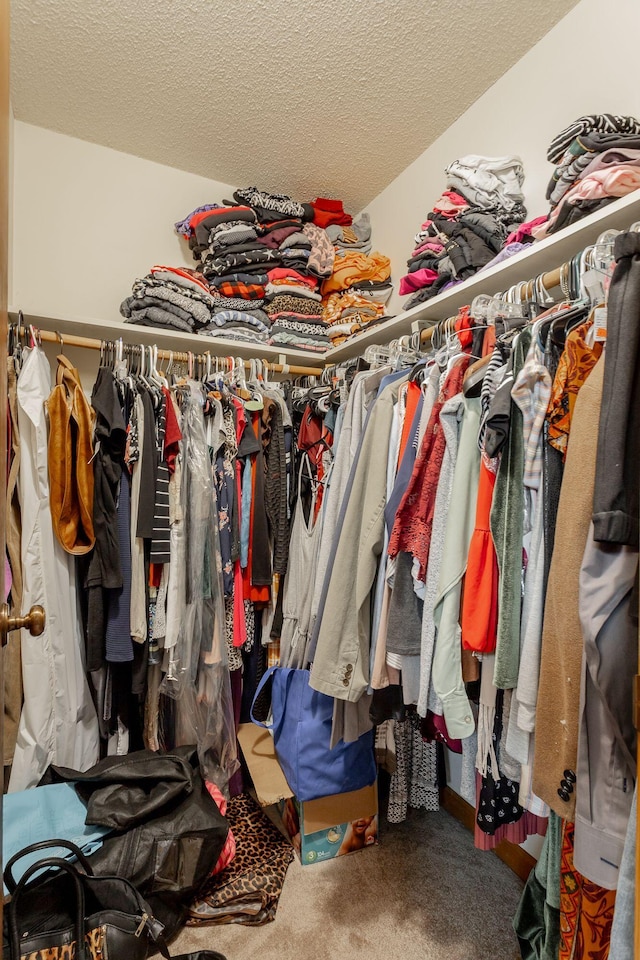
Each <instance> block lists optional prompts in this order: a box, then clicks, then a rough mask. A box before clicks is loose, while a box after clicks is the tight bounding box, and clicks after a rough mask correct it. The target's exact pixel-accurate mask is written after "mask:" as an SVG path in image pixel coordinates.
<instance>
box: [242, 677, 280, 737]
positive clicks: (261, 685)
mask: <svg viewBox="0 0 640 960" xmlns="http://www.w3.org/2000/svg"><path fill="white" fill-rule="evenodd" d="M278 669H279V668H278V667H269V669H268V670H267V672H266V673H265V675H264V676H263V678H262V680H261V681H260V683H259V684H258V688H257V690H256V692H255V696H254V698H253V703H252V704H251V713H250V714H249V715H250V717H251V719H252V721H253V722H254V723H255V724H256V725H257V726H258V727H264V728H265V729H266V730H271V728H272V727H273V724H272V723H266V721H263V720H256V718H255V715H254V710H255V706H256V701H257V699H258V697H259V696H260V694H261V693H262V691H263V690H264V688H265V687H266V686H267V684H268V683H269V682H270V681H272V678H273V675H274V673H275V672H276V670H278ZM269 703H271V699H269Z"/></svg>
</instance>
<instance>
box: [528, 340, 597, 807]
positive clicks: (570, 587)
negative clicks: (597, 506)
mask: <svg viewBox="0 0 640 960" xmlns="http://www.w3.org/2000/svg"><path fill="white" fill-rule="evenodd" d="M603 376H604V356H602V357H601V358H600V360H598V362H597V364H596V365H595V367H594V368H593V370H592V371H591V374H590V376H589V377H588V379H587V381H586V383H585V384H584V386H583V387H582V388H581V389H580V392H579V393H578V397H577V400H576V405H575V410H574V413H573V417H572V421H571V433H570V436H569V446H568V449H567V459H566V462H565V468H564V476H563V480H562V489H561V492H560V502H559V506H558V519H557V522H556V533H555V542H554V549H553V557H552V560H551V569H550V571H549V583H548V586H547V596H546V601H545V608H544V627H543V631H542V652H541V662H540V684H539V687H538V701H537V710H536V727H535V757H534V764H533V790H534V793H536V795H537V796H539V797H540V798H541V799H542V800H544V801H545V802H546V803H548V804H549V806H550V807H551V808H552V810H555V812H556V813H557V814H559V815H560V816H561V817H565V818H568V819H569V820H573V819H574V815H575V796H576V795H575V787H574V789H573V792H571V793H569V799H568V800H566V801H565V800H563V799H562V798H561V797H560V796H559V794H558V789H560V788H561V787H560V781H561V780H563V779H566V778H565V770H568V771H570V774H571V775H572V776H573V777H574V778H575V772H576V765H577V755H578V726H579V706H580V671H581V667H582V652H583V638H582V629H581V626H580V615H579V604H578V591H579V576H580V567H581V565H582V558H583V555H584V549H585V546H586V542H587V537H588V535H589V523H590V521H591V515H592V512H593V492H594V486H595V471H596V450H597V445H598V421H599V419H600V405H601V402H602V383H603ZM569 780H570V778H569ZM563 792H564V791H563Z"/></svg>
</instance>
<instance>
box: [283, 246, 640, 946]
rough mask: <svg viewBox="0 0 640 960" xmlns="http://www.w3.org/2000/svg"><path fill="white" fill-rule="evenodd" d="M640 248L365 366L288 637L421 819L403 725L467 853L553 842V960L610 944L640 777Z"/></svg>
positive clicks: (471, 315)
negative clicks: (412, 734)
mask: <svg viewBox="0 0 640 960" xmlns="http://www.w3.org/2000/svg"><path fill="white" fill-rule="evenodd" d="M639 237H640V235H639V234H638V233H635V232H630V233H627V234H622V235H620V236H619V237H617V238H616V239H615V242H614V241H612V239H611V238H610V237H606V238H603V240H602V241H601V242H600V243H599V244H596V246H595V248H594V249H593V250H592V251H590V254H589V256H588V257H584V256H583V255H582V254H580V255H578V256H577V257H576V258H575V262H574V264H572V268H573V267H575V269H571V270H570V271H567V274H566V276H565V277H564V280H565V282H564V284H563V288H564V290H565V293H566V298H565V300H564V301H562V302H561V303H554V302H553V300H552V298H551V297H549V296H548V294H547V293H546V292H545V291H543V296H542V298H538V299H542V301H543V302H542V303H540V302H536V303H531V304H513V303H506V302H504V301H502V300H499V299H498V300H492V301H489V302H487V298H484V299H483V301H481V302H479V303H477V304H472V306H471V308H469V307H465V308H462V309H461V310H460V312H459V313H458V315H457V317H455V318H452V320H451V321H448V322H446V323H444V324H441V325H439V326H438V328H437V329H436V331H435V333H434V334H433V335H432V352H431V354H430V355H429V356H428V357H426V358H421V359H420V358H416V357H414V358H413V359H414V361H415V362H414V363H413V365H412V366H405V367H404V368H403V367H402V365H399V364H389V362H388V359H389V354H388V353H387V354H386V357H385V351H384V350H378V351H375V350H374V351H372V353H371V354H369V359H372V360H374V361H375V363H376V364H377V365H375V366H374V368H373V369H369V370H361V371H359V372H356V373H355V376H354V377H353V380H352V382H351V386H350V389H349V392H348V397H345V398H343V403H342V404H341V406H340V408H339V410H338V413H337V418H336V419H337V422H339V425H340V428H339V430H337V442H334V448H333V464H332V469H331V472H330V475H329V476H328V477H327V484H326V485H325V489H324V495H323V503H322V508H321V510H320V512H319V514H318V519H317V520H316V528H318V532H317V538H318V541H319V542H318V543H314V545H313V548H312V549H310V550H309V556H307V557H306V558H305V562H306V563H307V566H308V568H309V573H308V574H307V575H306V580H307V582H309V583H311V584H313V598H312V602H311V609H310V614H309V612H308V611H307V610H306V608H305V610H304V612H303V613H302V612H301V610H300V609H299V610H298V611H297V613H298V624H300V619H302V628H301V629H300V628H299V629H298V631H297V635H296V638H295V642H294V643H290V644H287V645H286V647H285V645H283V659H284V661H285V662H286V663H294V664H295V665H297V666H300V665H305V666H306V665H310V666H311V680H310V682H311V686H312V687H313V688H314V689H316V690H319V691H320V692H323V693H325V694H328V695H330V696H332V697H334V698H335V704H336V707H335V711H334V733H333V736H334V740H337V739H339V738H341V737H344V738H345V739H347V740H348V739H354V738H355V737H357V736H358V735H360V734H361V733H363V732H364V730H365V729H367V728H370V726H371V725H372V724H374V723H375V724H376V725H378V740H377V745H378V751H379V757H380V758H386V760H385V762H388V764H389V768H390V769H392V770H395V772H396V776H400V777H401V779H402V781H403V783H404V796H405V797H409V804H410V805H412V804H413V802H415V805H418V806H419V805H424V806H427V807H428V802H424V803H422V802H421V800H422V798H420V797H419V796H415V795H414V797H413V799H412V798H411V793H412V791H411V787H412V782H413V779H414V776H415V774H414V772H410V773H409V774H408V775H407V770H406V766H407V750H406V741H404V742H403V743H401V741H402V737H403V736H404V734H402V733H401V732H400V731H402V729H403V727H402V725H403V724H406V722H407V717H412V718H413V722H414V723H415V725H416V729H417V730H418V733H419V740H420V745H418V744H416V743H414V744H413V745H411V744H410V746H409V753H408V757H409V766H410V767H412V771H415V770H420V774H419V775H418V780H419V782H420V783H421V785H422V787H423V788H425V787H426V786H428V785H431V783H432V779H431V778H430V775H429V772H428V769H429V763H428V761H427V764H426V768H425V764H424V757H422V758H421V756H420V750H421V749H424V748H425V743H427V744H428V742H429V741H431V744H432V745H433V743H434V742H435V741H440V742H443V743H445V744H446V745H447V746H448V747H449V748H450V749H452V750H454V751H458V752H461V753H462V767H463V774H462V786H461V791H462V794H463V796H464V797H465V798H466V799H467V800H468V801H469V802H470V803H472V804H473V805H474V807H475V810H476V843H477V845H478V846H480V847H482V848H484V849H488V848H490V847H493V846H495V844H496V843H497V842H498V841H499V840H500V839H504V838H506V839H510V840H512V841H517V842H521V841H523V840H524V839H525V838H526V837H527V836H528V835H530V834H532V833H540V834H545V833H546V834H547V839H546V845H547V853H546V856H547V857H548V858H549V857H550V858H551V861H552V862H554V863H556V865H557V866H558V871H557V875H556V879H557V883H558V889H560V890H561V893H562V897H561V902H560V901H559V902H557V903H556V904H555V913H554V909H552V910H551V911H550V913H549V915H548V916H547V919H546V921H545V919H544V918H543V917H542V916H540V917H538V918H537V919H538V920H539V922H540V923H542V924H543V925H544V923H545V922H547V923H549V917H551V918H552V919H553V921H554V923H555V926H554V927H553V930H552V931H551V932H550V935H551V936H555V937H556V939H557V940H558V942H559V940H560V936H562V943H563V949H564V950H565V953H561V954H560V955H561V956H565V955H566V956H585V957H586V956H588V955H589V954H588V953H587V952H584V950H583V948H582V947H579V944H581V943H583V942H584V928H585V926H588V924H589V923H591V930H592V932H591V934H590V939H589V940H588V943H590V944H594V943H598V944H599V946H600V947H601V948H605V947H606V946H607V943H608V936H609V933H610V920H611V916H612V915H613V904H614V901H615V888H616V885H617V879H618V871H619V866H620V862H621V858H622V852H623V845H624V840H625V833H626V828H627V824H628V821H629V813H630V808H631V801H632V798H633V792H634V784H635V777H636V767H635V747H634V740H635V736H634V731H633V724H632V710H631V704H632V678H633V676H634V674H635V672H636V659H637V601H636V593H637V591H636V590H635V589H634V586H635V584H636V583H637V571H638V503H637V501H638V496H637V494H638V479H637V476H636V473H637V471H636V469H635V466H634V465H635V464H637V453H638V451H637V450H636V446H637V442H638V441H637V437H638V436H639V434H638V431H637V425H636V423H635V420H636V417H637V410H638V409H640V407H638V398H637V397H636V395H635V394H636V391H637V389H638V388H637V377H635V374H634V371H635V364H636V363H637V355H638V334H637V328H638V322H637V321H638V315H637V300H634V299H633V298H634V296H635V294H634V289H635V287H634V284H635V282H636V277H635V270H636V269H637V264H638V262H639V256H640V239H639ZM614 266H615V270H613V268H614ZM585 268H587V269H586V272H585ZM612 270H613V279H612V280H611V272H612ZM609 282H611V291H610V294H609V295H608V300H607V291H608V286H609ZM538 293H539V291H538ZM630 298H631V299H630ZM630 304H631V305H630ZM632 328H633V329H632ZM605 343H606V345H607V346H606V351H605V349H604V346H605ZM385 361H386V362H385ZM398 367H400V368H399V369H398ZM598 424H599V425H598ZM314 534H315V529H314ZM299 535H300V537H301V539H303V538H304V537H308V536H309V535H310V530H309V528H308V527H307V526H305V525H304V524H301V525H300V531H299ZM300 555H301V557H303V552H301V554H300ZM309 589H310V588H309ZM301 634H302V636H301ZM388 724H390V725H391V731H390V730H389V727H388V726H386V725H388ZM394 752H395V754H396V756H395V757H389V753H392V754H393V753H394ZM612 758H613V759H612ZM401 760H402V763H401ZM400 767H402V769H400ZM419 792H420V791H414V794H415V793H418V794H419ZM401 793H402V791H400V790H399V789H398V791H397V793H396V794H395V795H394V793H393V786H392V803H391V805H390V810H389V818H390V819H394V818H395V817H396V816H397V815H398V810H397V806H396V804H397V802H398V800H399V799H400V798H401ZM400 806H402V804H400ZM405 809H406V807H405ZM548 818H551V820H550V823H551V825H552V828H550V829H549V830H547V822H548ZM551 848H553V849H551ZM561 858H562V864H563V867H562V886H560V862H561ZM536 883H538V880H537V878H536V877H533V878H532V881H531V884H530V887H529V888H528V894H527V895H528V896H530V900H529V901H527V900H526V898H525V901H523V903H524V904H525V906H524V907H523V908H522V910H521V913H520V915H519V918H518V922H519V924H520V926H519V932H521V933H522V934H523V937H524V938H525V939H526V933H525V930H526V928H527V925H528V924H530V922H531V919H532V918H531V916H530V915H527V914H528V907H529V906H530V905H531V903H532V902H533V900H535V896H533V897H532V898H531V886H535V884H536ZM575 891H579V894H577V895H574V893H575ZM535 892H536V893H537V892H538V891H535ZM544 899H545V898H544V894H543V895H542V897H541V898H540V897H539V898H538V902H541V903H544ZM527 904H528V905H527ZM552 906H553V904H552ZM598 910H600V911H601V919H600V920H598V923H597V924H595V925H594V911H595V912H596V913H597V911H598ZM523 918H526V922H525V919H523ZM607 918H608V919H607ZM560 931H562V934H561V933H560ZM576 951H577V952H576ZM532 956H533V954H532Z"/></svg>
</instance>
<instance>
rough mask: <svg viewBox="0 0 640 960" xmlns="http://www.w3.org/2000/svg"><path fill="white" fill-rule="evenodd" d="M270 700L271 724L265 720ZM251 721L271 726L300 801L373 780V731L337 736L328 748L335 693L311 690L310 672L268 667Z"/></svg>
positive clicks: (283, 765) (365, 785) (353, 788)
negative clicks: (343, 737)
mask: <svg viewBox="0 0 640 960" xmlns="http://www.w3.org/2000/svg"><path fill="white" fill-rule="evenodd" d="M269 687H270V688H271V696H270V697H269ZM269 703H270V706H271V713H272V719H273V722H272V723H271V724H269V723H267V722H266V718H267V716H268V712H269ZM256 714H259V715H260V717H264V719H258V718H257V716H256ZM251 719H252V720H253V722H254V723H256V724H257V725H258V726H260V727H267V729H269V730H272V732H273V744H274V747H275V751H276V756H277V757H278V761H279V763H280V766H281V767H282V772H283V773H284V775H285V777H286V778H287V783H288V784H289V786H290V788H291V790H292V791H293V793H294V794H295V796H296V797H297V798H298V800H301V801H307V800H318V799H319V798H320V797H329V796H331V795H332V794H334V793H349V792H350V791H352V790H360V789H361V788H362V787H367V786H369V785H370V784H372V783H373V782H374V780H375V779H376V762H375V756H374V752H373V730H370V731H368V733H365V734H363V735H362V736H361V737H360V738H359V739H358V740H356V741H355V742H354V743H345V742H344V740H341V741H340V742H339V743H337V744H336V746H335V747H334V748H333V750H332V749H331V748H330V743H331V726H332V723H333V697H328V696H326V694H324V693H318V691H317V690H312V688H311V687H310V686H309V671H308V670H294V669H290V668H289V667H271V668H270V669H269V670H267V672H266V673H265V675H264V676H263V678H262V680H261V681H260V683H259V685H258V689H257V690H256V695H255V697H254V699H253V705H252V707H251Z"/></svg>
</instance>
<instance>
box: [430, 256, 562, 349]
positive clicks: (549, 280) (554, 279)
mask: <svg viewBox="0 0 640 960" xmlns="http://www.w3.org/2000/svg"><path fill="white" fill-rule="evenodd" d="M568 266H569V264H568V263H563V264H562V266H560V267H556V268H555V269H554V270H549V272H548V273H543V274H542V277H541V280H542V284H543V286H544V288H545V290H553V288H554V287H559V286H560V278H561V276H562V272H563V270H566V269H567V267H568ZM522 289H523V296H524V299H525V300H526V299H528V298H529V297H532V296H533V294H534V291H535V280H527V282H526V284H523V285H522ZM437 326H438V323H435V324H434V325H433V326H432V327H427V329H426V330H421V331H420V343H421V344H422V343H431V338H432V337H433V331H434V330H435V329H436V327H437Z"/></svg>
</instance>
